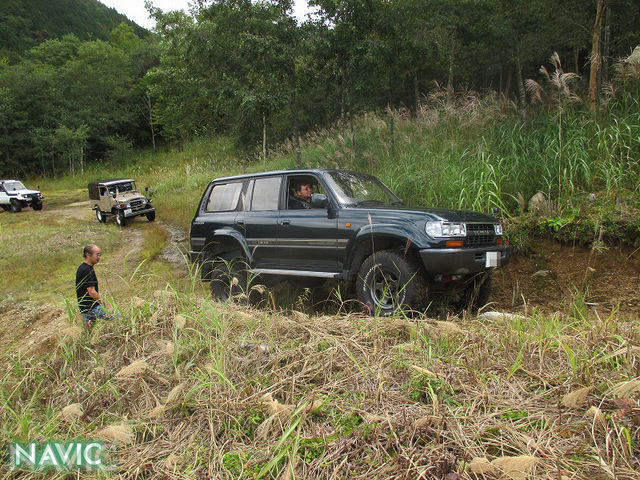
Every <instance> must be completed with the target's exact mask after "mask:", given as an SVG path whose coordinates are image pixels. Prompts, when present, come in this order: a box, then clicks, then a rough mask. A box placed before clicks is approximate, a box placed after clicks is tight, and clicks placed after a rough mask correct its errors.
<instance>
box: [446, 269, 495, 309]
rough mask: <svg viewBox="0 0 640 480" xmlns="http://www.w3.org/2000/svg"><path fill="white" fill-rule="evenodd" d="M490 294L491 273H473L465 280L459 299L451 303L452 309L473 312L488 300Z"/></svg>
mask: <svg viewBox="0 0 640 480" xmlns="http://www.w3.org/2000/svg"><path fill="white" fill-rule="evenodd" d="M490 296H491V273H489V272H486V273H481V274H478V275H475V276H474V277H473V278H471V279H469V280H468V281H467V282H466V285H465V286H464V287H463V288H462V291H461V292H460V297H459V300H458V301H456V302H454V303H453V307H454V309H455V310H456V311H457V312H459V313H462V312H465V311H466V312H472V313H475V312H477V311H478V310H479V309H481V308H482V307H484V306H485V305H486V304H487V303H488V302H489V297H490Z"/></svg>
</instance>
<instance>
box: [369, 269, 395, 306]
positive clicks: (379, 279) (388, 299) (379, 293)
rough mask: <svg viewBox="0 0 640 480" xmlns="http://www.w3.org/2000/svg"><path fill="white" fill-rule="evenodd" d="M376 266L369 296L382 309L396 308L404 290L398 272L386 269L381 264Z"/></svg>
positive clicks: (370, 283)
mask: <svg viewBox="0 0 640 480" xmlns="http://www.w3.org/2000/svg"><path fill="white" fill-rule="evenodd" d="M374 268H375V270H374V273H373V277H372V278H371V281H370V282H369V296H370V297H371V299H372V300H373V303H374V304H375V306H376V308H381V309H382V310H390V309H393V308H396V307H397V306H398V304H399V298H400V296H401V291H402V289H401V288H400V278H399V276H398V274H397V272H392V271H389V270H385V269H383V268H381V267H380V266H379V265H378V266H376V267H374Z"/></svg>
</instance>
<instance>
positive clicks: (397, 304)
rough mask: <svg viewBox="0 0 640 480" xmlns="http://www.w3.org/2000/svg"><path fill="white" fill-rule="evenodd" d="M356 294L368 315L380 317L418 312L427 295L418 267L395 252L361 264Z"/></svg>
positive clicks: (376, 255) (415, 263) (378, 254)
mask: <svg viewBox="0 0 640 480" xmlns="http://www.w3.org/2000/svg"><path fill="white" fill-rule="evenodd" d="M356 290H357V295H358V300H360V301H361V302H362V303H364V304H365V305H366V306H367V307H368V309H369V312H370V313H371V314H372V315H380V316H389V315H393V314H394V313H396V312H397V311H398V310H399V309H401V308H411V309H418V308H420V307H421V306H422V305H424V304H425V303H426V300H427V294H428V291H427V284H426V281H425V278H424V276H423V273H422V270H421V269H420V266H419V265H418V263H417V262H416V261H415V260H413V259H411V258H409V257H406V256H403V255H400V254H399V253H397V252H396V251H393V250H383V251H381V252H377V253H374V254H373V255H371V256H370V257H368V258H367V259H366V260H365V261H364V262H362V266H361V267H360V271H359V273H358V278H357V280H356Z"/></svg>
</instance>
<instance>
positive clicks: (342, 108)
mask: <svg viewBox="0 0 640 480" xmlns="http://www.w3.org/2000/svg"><path fill="white" fill-rule="evenodd" d="M346 68H347V67H346V62H345V66H344V69H343V71H342V91H341V93H340V132H339V133H338V151H337V152H336V157H337V158H336V160H337V161H338V165H340V166H342V165H341V160H342V150H343V147H344V145H343V144H344V125H345V104H346V101H347V100H346V96H347V74H346Z"/></svg>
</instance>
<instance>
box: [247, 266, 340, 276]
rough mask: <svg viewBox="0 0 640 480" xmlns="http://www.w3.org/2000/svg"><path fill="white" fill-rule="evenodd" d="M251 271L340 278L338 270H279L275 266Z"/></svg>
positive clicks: (264, 273) (268, 273)
mask: <svg viewBox="0 0 640 480" xmlns="http://www.w3.org/2000/svg"><path fill="white" fill-rule="evenodd" d="M251 273H256V274H259V275H260V274H262V275H286V276H290V277H316V278H342V273H339V272H310V271H307V270H280V269H277V268H255V269H253V270H251Z"/></svg>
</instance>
